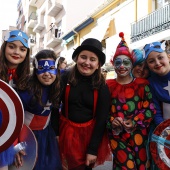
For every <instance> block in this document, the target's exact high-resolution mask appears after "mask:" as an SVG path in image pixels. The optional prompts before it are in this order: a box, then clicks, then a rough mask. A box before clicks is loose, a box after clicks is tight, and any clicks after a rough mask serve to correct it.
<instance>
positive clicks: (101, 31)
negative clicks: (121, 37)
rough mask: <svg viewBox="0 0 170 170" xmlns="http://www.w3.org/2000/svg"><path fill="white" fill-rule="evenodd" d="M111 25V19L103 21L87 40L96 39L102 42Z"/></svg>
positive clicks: (87, 36)
mask: <svg viewBox="0 0 170 170" xmlns="http://www.w3.org/2000/svg"><path fill="white" fill-rule="evenodd" d="M109 24H110V18H108V19H104V20H102V21H101V22H99V23H98V24H97V25H96V27H95V28H93V29H92V30H91V32H90V33H89V34H88V35H86V36H85V37H86V38H96V39H98V40H99V41H102V40H103V38H104V36H105V34H106V31H107V29H108V27H109Z"/></svg>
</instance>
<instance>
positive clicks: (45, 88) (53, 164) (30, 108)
mask: <svg viewBox="0 0 170 170" xmlns="http://www.w3.org/2000/svg"><path fill="white" fill-rule="evenodd" d="M57 62H58V60H57V59H56V55H55V53H54V51H52V50H42V51H39V52H38V53H37V54H36V55H35V60H34V69H33V74H32V75H31V77H30V79H29V82H28V83H27V90H25V91H19V92H18V94H19V96H20V98H21V100H22V102H23V106H24V111H25V120H24V122H25V124H26V125H27V126H29V127H30V129H31V130H32V131H33V133H34V134H35V137H36V139H37V142H38V159H37V161H36V165H35V167H34V170H47V169H49V170H62V167H61V160H60V156H59V148H58V141H57V138H56V135H55V132H54V129H53V128H52V126H51V109H52V107H58V103H59V95H60V73H59V70H57Z"/></svg>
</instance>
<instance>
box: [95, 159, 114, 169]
mask: <svg viewBox="0 0 170 170" xmlns="http://www.w3.org/2000/svg"><path fill="white" fill-rule="evenodd" d="M93 170H112V162H111V161H106V162H105V163H104V165H100V166H97V167H95V168H93Z"/></svg>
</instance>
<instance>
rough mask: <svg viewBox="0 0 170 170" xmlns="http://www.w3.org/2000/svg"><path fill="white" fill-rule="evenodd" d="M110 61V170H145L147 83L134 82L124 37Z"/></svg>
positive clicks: (149, 111)
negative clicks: (112, 75)
mask: <svg viewBox="0 0 170 170" xmlns="http://www.w3.org/2000/svg"><path fill="white" fill-rule="evenodd" d="M119 36H120V37H121V38H122V40H121V42H120V43H119V45H118V47H117V49H116V52H115V54H114V56H113V58H112V64H113V66H114V69H115V71H116V73H117V78H116V79H110V80H107V81H106V82H107V84H108V86H109V90H110V95H111V110H110V119H109V122H108V124H107V127H108V132H109V139H110V144H111V148H112V152H113V155H114V158H113V169H115V170H119V169H123V170H126V169H132V170H144V169H146V160H147V156H146V142H147V136H148V133H147V129H148V126H149V125H150V122H151V121H152V119H153V115H154V114H155V108H154V105H153V102H152V94H151V92H150V89H149V83H148V81H147V80H146V79H141V78H133V77H132V76H131V70H132V67H133V60H132V54H131V53H130V51H129V48H128V47H127V44H126V42H125V40H124V34H123V33H122V32H121V33H120V34H119Z"/></svg>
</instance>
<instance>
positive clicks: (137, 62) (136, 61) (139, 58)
mask: <svg viewBox="0 0 170 170" xmlns="http://www.w3.org/2000/svg"><path fill="white" fill-rule="evenodd" d="M132 58H133V69H132V75H133V77H140V78H147V77H148V76H149V69H148V67H147V65H146V62H145V59H144V57H143V52H142V50H140V49H133V50H132Z"/></svg>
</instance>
